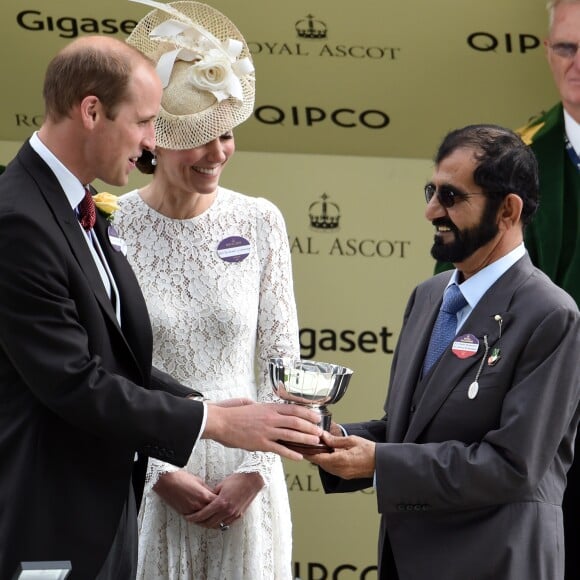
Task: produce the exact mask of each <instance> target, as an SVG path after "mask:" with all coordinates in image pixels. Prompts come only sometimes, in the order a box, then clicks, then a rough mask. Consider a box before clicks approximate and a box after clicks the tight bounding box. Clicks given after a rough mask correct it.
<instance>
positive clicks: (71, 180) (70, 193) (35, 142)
mask: <svg viewBox="0 0 580 580" xmlns="http://www.w3.org/2000/svg"><path fill="white" fill-rule="evenodd" d="M29 142H30V146H31V147H32V148H33V149H34V150H35V151H36V152H37V153H38V155H40V157H41V158H42V160H43V161H44V162H45V163H46V164H47V165H48V166H49V167H50V169H51V170H52V172H53V173H54V175H55V176H56V178H57V179H58V182H59V183H60V186H61V187H62V189H63V191H64V193H65V195H66V197H67V199H68V202H69V203H70V206H71V207H72V208H73V209H76V207H77V206H78V204H79V203H80V202H81V201H82V199H83V197H84V196H85V186H84V185H83V184H82V183H81V182H80V181H79V180H78V179H77V178H76V177H75V176H74V175H73V174H72V173H71V172H70V171H69V170H68V169H67V168H66V167H65V166H64V165H63V164H62V163H61V161H59V160H58V158H57V157H56V156H55V155H54V153H53V152H52V151H51V150H50V149H49V148H48V147H47V146H46V145H45V144H44V143H43V142H42V141H41V140H40V138H39V137H38V131H36V132H34V133H33V135H32V137H30V141H29Z"/></svg>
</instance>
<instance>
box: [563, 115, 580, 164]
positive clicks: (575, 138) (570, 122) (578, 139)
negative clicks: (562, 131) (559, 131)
mask: <svg viewBox="0 0 580 580" xmlns="http://www.w3.org/2000/svg"><path fill="white" fill-rule="evenodd" d="M564 126H565V127H566V135H567V136H568V141H570V143H571V144H572V147H574V151H576V153H578V154H579V155H580V123H577V122H576V121H575V120H574V119H573V118H572V116H571V115H570V113H568V112H567V111H566V109H564Z"/></svg>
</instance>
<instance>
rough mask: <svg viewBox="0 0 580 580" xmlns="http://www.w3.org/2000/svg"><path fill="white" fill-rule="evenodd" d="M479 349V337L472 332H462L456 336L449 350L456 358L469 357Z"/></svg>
mask: <svg viewBox="0 0 580 580" xmlns="http://www.w3.org/2000/svg"><path fill="white" fill-rule="evenodd" d="M478 349H479V339H478V338H477V336H474V335H473V334H462V335H461V336H458V337H457V338H456V339H455V340H454V341H453V345H452V347H451V351H452V352H453V354H454V355H455V356H456V357H458V358H469V357H470V356H473V355H474V354H476V353H477V351H478Z"/></svg>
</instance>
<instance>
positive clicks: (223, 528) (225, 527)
mask: <svg viewBox="0 0 580 580" xmlns="http://www.w3.org/2000/svg"><path fill="white" fill-rule="evenodd" d="M229 529H230V526H226V524H224V523H223V522H220V530H221V531H222V532H225V531H226V530H229Z"/></svg>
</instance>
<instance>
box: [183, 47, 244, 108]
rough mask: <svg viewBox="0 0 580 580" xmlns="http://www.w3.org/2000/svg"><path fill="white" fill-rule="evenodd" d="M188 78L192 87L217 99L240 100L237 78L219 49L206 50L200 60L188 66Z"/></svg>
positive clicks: (239, 87)
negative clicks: (231, 98) (229, 98)
mask: <svg viewBox="0 0 580 580" xmlns="http://www.w3.org/2000/svg"><path fill="white" fill-rule="evenodd" d="M189 80H190V81H191V83H192V84H193V86H194V87H196V88H198V89H201V90H203V91H208V92H210V93H212V94H213V95H214V96H215V98H216V99H217V100H218V101H220V102H221V101H223V100H224V99H227V98H228V97H233V98H234V99H237V100H240V101H241V100H242V98H243V92H242V85H241V83H240V80H239V78H238V77H237V76H236V75H235V74H234V72H233V71H232V62H231V60H230V58H229V57H228V55H227V54H226V53H224V52H223V51H221V50H218V49H215V48H214V49H211V50H208V51H207V52H206V53H205V54H204V55H203V57H202V58H201V60H199V61H198V62H196V63H195V64H193V65H191V67H190V68H189Z"/></svg>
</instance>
